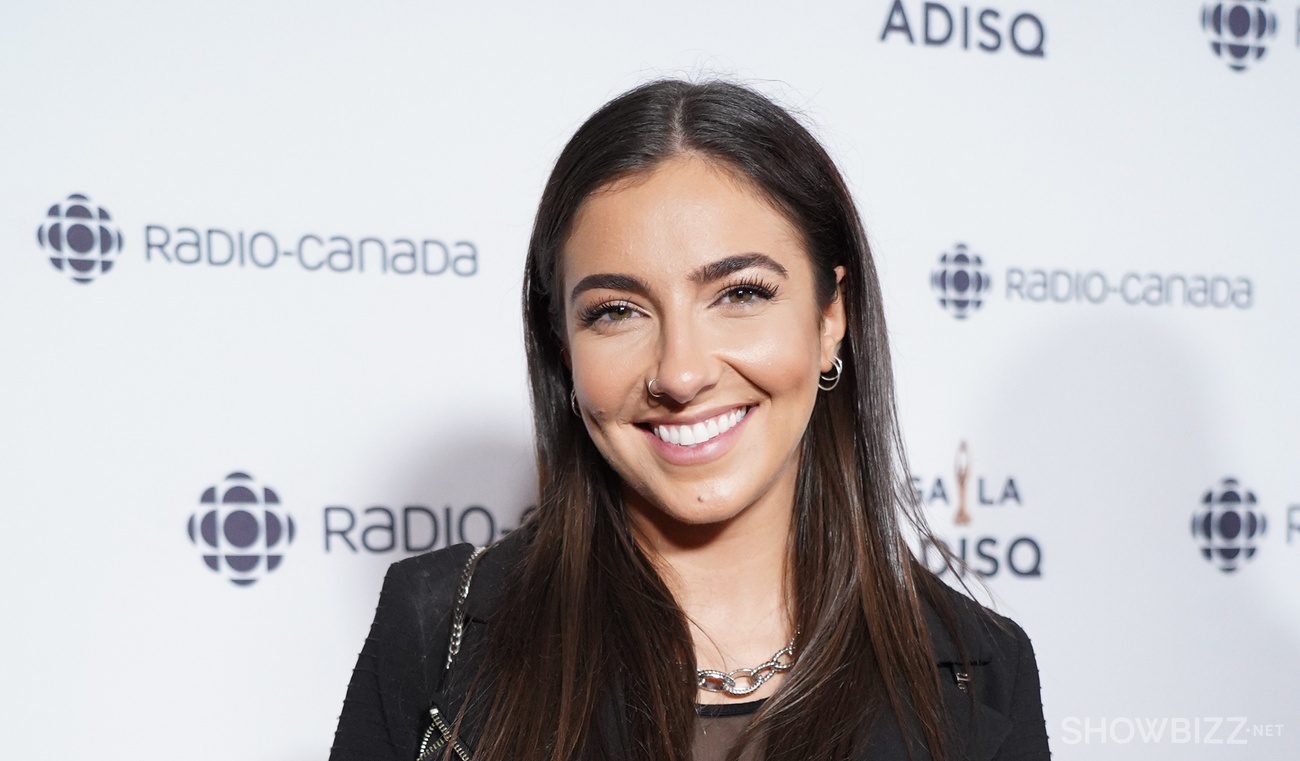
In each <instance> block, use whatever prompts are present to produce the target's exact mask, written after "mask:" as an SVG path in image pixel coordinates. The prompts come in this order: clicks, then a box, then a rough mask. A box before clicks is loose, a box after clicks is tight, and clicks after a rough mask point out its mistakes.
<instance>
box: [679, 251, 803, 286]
mask: <svg viewBox="0 0 1300 761" xmlns="http://www.w3.org/2000/svg"><path fill="white" fill-rule="evenodd" d="M750 267H761V268H762V269H765V270H771V271H772V272H775V273H776V274H778V275H780V276H781V277H785V276H786V271H785V267H782V266H781V265H780V264H778V263H777V262H776V260H775V259H773V258H772V257H770V256H768V255H767V254H758V253H754V254H736V255H735V256H728V257H727V258H725V259H719V260H718V261H716V262H713V263H711V264H706V265H704V266H703V267H700V268H699V269H697V270H695V271H694V272H692V273H691V280H693V281H694V282H696V283H700V284H704V283H712V282H713V281H714V280H721V279H722V278H724V277H726V276H727V275H731V274H733V273H736V272H740V271H741V270H747V269H749V268H750Z"/></svg>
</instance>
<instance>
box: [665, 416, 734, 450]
mask: <svg viewBox="0 0 1300 761" xmlns="http://www.w3.org/2000/svg"><path fill="white" fill-rule="evenodd" d="M748 411H749V408H748V407H741V408H740V409H736V410H732V411H731V412H726V413H723V414H721V415H718V416H717V417H714V418H710V419H708V420H705V421H703V422H700V423H696V424H694V425H660V426H656V427H655V429H654V433H655V435H656V436H658V437H659V438H660V439H661V440H662V441H666V442H668V443H670V444H677V445H678V446H683V447H691V446H695V445H696V444H703V443H704V442H706V441H709V440H710V439H712V438H714V437H716V436H719V435H721V434H724V433H726V432H727V431H730V430H731V429H732V428H735V427H736V424H737V423H739V422H740V421H741V420H743V419H744V418H745V414H746V413H747V412H748Z"/></svg>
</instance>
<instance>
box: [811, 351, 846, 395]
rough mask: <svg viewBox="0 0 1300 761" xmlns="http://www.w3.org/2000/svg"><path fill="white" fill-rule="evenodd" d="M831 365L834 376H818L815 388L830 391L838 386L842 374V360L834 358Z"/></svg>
mask: <svg viewBox="0 0 1300 761" xmlns="http://www.w3.org/2000/svg"><path fill="white" fill-rule="evenodd" d="M831 365H833V366H834V368H835V370H834V375H831V374H829V373H828V374H825V375H819V376H818V380H817V388H820V389H821V390H822V391H830V390H831V389H833V388H835V387H836V386H838V385H840V376H841V375H843V374H844V360H842V359H840V358H839V357H835V358H834V359H832V360H831Z"/></svg>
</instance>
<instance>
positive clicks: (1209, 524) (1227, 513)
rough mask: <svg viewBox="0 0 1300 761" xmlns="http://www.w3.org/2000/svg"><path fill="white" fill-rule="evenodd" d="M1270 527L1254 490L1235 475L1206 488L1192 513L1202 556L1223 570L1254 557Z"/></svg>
mask: <svg viewBox="0 0 1300 761" xmlns="http://www.w3.org/2000/svg"><path fill="white" fill-rule="evenodd" d="M1267 529H1268V520H1267V518H1266V517H1265V516H1264V513H1263V512H1262V511H1261V510H1260V509H1259V506H1258V503H1257V500H1256V499H1255V493H1254V492H1253V491H1251V490H1249V489H1247V488H1245V487H1243V486H1242V485H1241V484H1240V483H1239V482H1238V481H1237V479H1235V478H1225V479H1223V480H1222V481H1220V482H1219V483H1218V484H1217V485H1215V486H1214V487H1212V488H1210V489H1208V490H1206V492H1205V495H1204V496H1202V497H1201V507H1200V509H1198V510H1197V511H1196V513H1195V514H1194V515H1193V516H1192V536H1193V537H1194V538H1195V539H1196V543H1197V544H1198V545H1199V546H1200V548H1201V555H1203V556H1204V557H1205V559H1206V560H1208V561H1210V562H1211V563H1213V564H1214V565H1215V567H1217V568H1218V569H1219V570H1220V571H1223V572H1224V573H1232V572H1233V571H1235V570H1237V568H1238V567H1239V566H1240V565H1241V564H1243V563H1245V562H1246V561H1247V560H1250V559H1251V558H1253V557H1255V553H1256V552H1257V551H1258V549H1259V547H1258V546H1257V543H1258V542H1259V540H1261V539H1263V537H1264V532H1265V531H1266V530H1267Z"/></svg>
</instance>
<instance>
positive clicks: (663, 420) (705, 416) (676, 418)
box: [637, 402, 754, 427]
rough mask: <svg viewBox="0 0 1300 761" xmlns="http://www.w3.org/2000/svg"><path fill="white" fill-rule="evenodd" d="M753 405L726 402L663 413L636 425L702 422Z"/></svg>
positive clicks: (640, 421)
mask: <svg viewBox="0 0 1300 761" xmlns="http://www.w3.org/2000/svg"><path fill="white" fill-rule="evenodd" d="M753 406H754V405H752V404H748V403H744V402H742V403H740V404H728V405H724V406H722V407H713V408H711V409H707V410H701V411H699V412H695V413H693V414H690V415H665V416H663V417H657V418H646V419H644V420H639V421H637V425H648V426H651V427H655V426H660V425H695V424H696V423H703V422H704V421H705V420H709V419H712V418H715V417H717V416H718V415H723V414H726V413H728V412H732V411H734V410H740V409H748V408H750V407H753Z"/></svg>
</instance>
